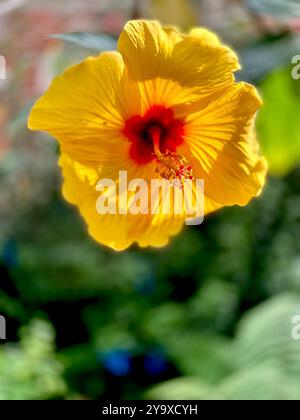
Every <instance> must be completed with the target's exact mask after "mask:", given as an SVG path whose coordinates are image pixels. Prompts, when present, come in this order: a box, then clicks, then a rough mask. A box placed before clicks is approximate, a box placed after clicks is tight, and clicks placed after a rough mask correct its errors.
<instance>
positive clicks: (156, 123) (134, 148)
mask: <svg viewBox="0 0 300 420" xmlns="http://www.w3.org/2000/svg"><path fill="white" fill-rule="evenodd" d="M123 134H124V135H125V136H126V137H127V138H128V140H129V141H130V142H131V146H130V149H129V153H130V156H131V158H132V159H133V160H134V161H135V162H136V163H138V164H145V163H148V162H151V161H152V160H153V159H155V158H156V155H155V150H154V148H155V146H156V147H157V148H158V149H159V150H160V152H161V153H162V154H164V153H166V152H167V151H169V152H176V148H177V147H178V146H179V145H180V144H182V142H183V136H184V122H183V121H181V120H178V119H176V118H175V117H174V113H173V111H172V109H170V108H166V107H164V106H161V105H155V106H153V107H151V108H150V109H149V110H148V111H147V112H146V113H145V114H144V115H143V116H140V115H136V116H134V117H131V118H130V119H128V120H127V121H126V124H125V127H124V129H123Z"/></svg>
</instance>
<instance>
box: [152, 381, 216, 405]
mask: <svg viewBox="0 0 300 420" xmlns="http://www.w3.org/2000/svg"><path fill="white" fill-rule="evenodd" d="M210 391H211V388H210V387H209V385H207V384H205V383H203V382H202V381H201V380H200V379H199V378H193V377H183V378H177V379H172V380H170V381H166V382H162V383H160V384H158V385H155V386H153V387H152V388H150V389H149V390H148V391H147V392H146V394H145V398H146V399H150V400H204V399H205V396H206V395H207V394H208V393H209V392H210Z"/></svg>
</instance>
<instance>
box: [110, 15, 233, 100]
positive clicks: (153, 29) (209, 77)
mask: <svg viewBox="0 0 300 420" xmlns="http://www.w3.org/2000/svg"><path fill="white" fill-rule="evenodd" d="M118 48H119V51H120V52H121V54H122V56H123V58H124V60H125V63H126V64H127V65H128V67H129V71H130V73H131V74H133V76H134V78H135V79H136V80H137V81H146V80H151V79H154V78H160V79H170V80H173V81H175V82H177V83H178V84H180V85H181V86H185V87H193V89H195V88H197V89H196V90H197V92H198V93H199V94H200V95H205V94H207V93H211V91H212V90H216V89H219V88H221V87H224V86H225V85H227V84H232V83H233V79H234V78H233V72H234V71H236V70H238V69H239V68H240V66H239V63H238V59H237V57H236V55H235V54H234V53H233V52H232V51H231V50H230V49H229V48H227V47H225V46H222V45H221V43H220V42H219V40H218V38H217V37H216V36H215V35H213V34H211V33H210V32H209V31H207V30H203V29H202V30H201V29H198V30H197V29H196V30H194V31H191V33H190V34H188V35H181V34H180V33H179V32H178V31H177V30H176V29H174V28H163V27H162V26H161V25H160V24H159V23H158V22H156V21H131V22H128V23H127V25H126V26H125V29H124V30H123V32H122V33H121V35H120V39H119V43H118Z"/></svg>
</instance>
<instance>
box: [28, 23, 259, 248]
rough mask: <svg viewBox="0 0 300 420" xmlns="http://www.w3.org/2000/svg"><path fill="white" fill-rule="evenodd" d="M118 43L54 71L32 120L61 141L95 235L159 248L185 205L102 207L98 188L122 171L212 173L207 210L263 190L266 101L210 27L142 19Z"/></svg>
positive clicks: (115, 243)
mask: <svg viewBox="0 0 300 420" xmlns="http://www.w3.org/2000/svg"><path fill="white" fill-rule="evenodd" d="M118 50H119V52H105V53H102V54H100V55H99V56H97V57H89V58H87V59H86V60H85V61H83V62H82V63H80V64H78V65H75V66H72V67H70V68H69V69H67V70H66V71H65V73H64V74H63V75H61V76H58V77H57V78H55V79H54V80H53V82H52V83H51V85H50V87H49V89H48V90H47V92H46V93H45V94H44V96H43V97H42V98H40V99H39V100H38V101H37V102H36V104H35V105H34V107H33V109H32V111H31V114H30V116H29V121H28V127H29V128H30V129H32V130H44V131H47V132H49V133H50V134H52V135H53V136H54V137H55V138H56V139H57V140H58V142H59V144H60V149H61V157H60V159H59V165H60V167H61V168H62V172H63V177H64V184H63V195H64V197H65V199H66V200H67V201H69V202H70V203H72V204H74V205H76V206H77V207H78V208H79V211H80V213H81V215H82V216H83V218H84V219H85V221H86V223H87V225H88V229H89V233H90V235H91V236H92V237H93V238H94V239H95V240H96V241H98V242H100V243H101V244H104V245H107V246H109V247H111V248H113V249H115V250H124V249H126V248H127V247H129V246H130V245H131V244H132V243H134V242H136V243H138V244H139V245H140V246H142V247H145V246H155V247H160V246H164V245H166V244H167V243H168V241H169V237H170V236H171V235H174V234H177V233H178V232H179V231H180V230H181V229H182V227H183V224H184V221H185V218H186V214H185V212H184V211H183V212H181V213H180V212H179V213H176V212H174V211H170V212H169V213H168V214H167V213H166V214H163V213H162V212H155V213H154V214H152V213H153V212H141V214H132V213H131V212H117V213H116V214H111V213H107V214H99V212H98V211H97V208H96V202H97V200H98V199H99V195H101V194H102V195H103V196H105V194H107V191H106V190H103V191H102V192H101V193H99V188H97V185H98V182H99V180H100V179H112V180H116V183H118V177H119V173H120V171H126V174H127V178H128V181H130V180H134V179H143V180H145V181H146V182H147V183H148V184H149V183H150V182H151V180H153V179H157V178H164V179H168V178H169V179H172V180H174V179H176V178H178V179H179V180H180V182H181V181H182V178H183V179H194V178H197V179H202V180H204V182H205V192H204V213H205V214H208V213H210V212H212V211H214V210H216V209H219V208H221V207H223V206H232V205H240V206H244V205H246V204H247V203H248V202H249V201H250V199H251V198H253V197H255V196H257V195H259V194H260V192H261V190H262V187H263V185H264V182H265V177H266V170H267V165H266V161H265V159H264V158H263V157H261V156H260V155H259V152H258V145H257V142H256V138H255V132H254V119H255V115H256V112H257V110H258V108H259V107H260V106H261V100H260V98H259V96H258V94H257V92H256V90H255V88H254V87H253V86H251V85H249V84H246V83H236V82H235V79H234V72H235V71H237V70H238V69H239V68H240V66H239V63H238V59H237V57H236V55H235V54H234V52H233V51H231V50H230V49H229V48H228V47H226V46H223V45H222V44H221V43H220V41H219V39H218V38H217V36H215V35H214V34H213V33H211V32H209V31H207V30H205V29H201V28H197V29H193V30H192V31H191V32H190V33H188V34H182V33H180V32H179V31H178V30H177V29H175V28H170V27H162V26H161V25H160V24H159V23H158V22H155V21H143V20H140V21H130V22H128V23H127V24H126V26H125V28H124V30H123V32H122V33H121V35H120V38H119V42H118ZM131 199H132V197H131V196H130V195H129V199H128V202H126V203H127V204H126V205H127V206H130V205H131V204H132V201H131ZM120 200H121V197H120V196H117V197H116V203H115V204H119V202H120ZM130 203H131V204H130Z"/></svg>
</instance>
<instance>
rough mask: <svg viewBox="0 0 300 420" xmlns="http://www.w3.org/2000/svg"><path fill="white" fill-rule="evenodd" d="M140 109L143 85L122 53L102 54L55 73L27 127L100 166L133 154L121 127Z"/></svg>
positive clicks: (68, 151) (81, 160)
mask: <svg viewBox="0 0 300 420" xmlns="http://www.w3.org/2000/svg"><path fill="white" fill-rule="evenodd" d="M129 91H130V94H128V92H129ZM139 113H140V97H139V92H138V88H137V86H136V85H132V84H131V83H130V81H129V80H128V75H127V73H126V69H124V63H123V60H122V57H121V56H120V54H118V53H103V54H101V55H100V56H98V57H89V58H88V59H86V60H85V61H83V62H82V63H80V64H78V65H75V66H72V67H70V68H69V69H67V70H66V71H65V72H64V74H63V75H61V76H58V77H56V78H55V79H54V80H53V81H52V83H51V85H50V87H49V89H48V90H47V92H46V93H45V94H44V95H43V96H42V97H41V98H40V99H39V100H38V101H37V102H36V104H35V105H34V107H33V109H32V111H31V114H30V116H29V121H28V127H29V128H30V129H31V130H44V131H47V132H49V133H50V134H52V135H53V136H54V137H56V138H57V140H58V141H59V142H60V144H61V148H62V151H63V152H64V153H67V154H69V155H70V157H71V158H72V159H75V160H77V161H79V162H82V163H84V164H90V165H93V166H98V165H101V164H105V163H106V162H110V163H113V162H114V161H116V160H117V161H118V159H119V158H120V157H121V158H122V159H123V158H124V156H126V155H127V154H128V147H129V145H128V142H127V141H124V138H123V136H122V134H121V130H122V128H123V126H124V119H126V118H129V117H130V116H132V115H136V114H139ZM116 150H118V153H115V151H116Z"/></svg>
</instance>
